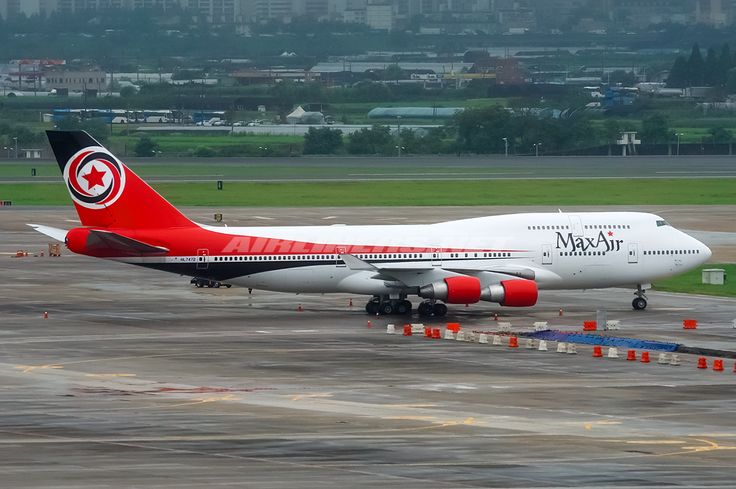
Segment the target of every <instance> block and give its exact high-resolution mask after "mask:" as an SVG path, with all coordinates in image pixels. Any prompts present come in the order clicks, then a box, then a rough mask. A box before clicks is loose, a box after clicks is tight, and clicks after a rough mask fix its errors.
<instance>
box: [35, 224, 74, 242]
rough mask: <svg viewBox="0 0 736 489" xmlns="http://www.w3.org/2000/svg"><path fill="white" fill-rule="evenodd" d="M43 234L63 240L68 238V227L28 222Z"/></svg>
mask: <svg viewBox="0 0 736 489" xmlns="http://www.w3.org/2000/svg"><path fill="white" fill-rule="evenodd" d="M27 225H28V226H30V227H32V228H33V229H35V230H36V231H38V232H39V233H41V234H45V235H46V236H48V237H50V238H54V239H55V240H56V241H61V242H63V241H64V239H65V238H66V233H67V230H66V229H59V228H52V227H51V226H43V225H41V224H27Z"/></svg>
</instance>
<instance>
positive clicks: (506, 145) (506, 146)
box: [501, 138, 509, 158]
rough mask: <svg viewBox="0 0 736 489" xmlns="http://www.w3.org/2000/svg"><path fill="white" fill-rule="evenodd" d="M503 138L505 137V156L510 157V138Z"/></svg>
mask: <svg viewBox="0 0 736 489" xmlns="http://www.w3.org/2000/svg"><path fill="white" fill-rule="evenodd" d="M501 139H503V145H504V156H506V157H507V158H508V156H509V138H501Z"/></svg>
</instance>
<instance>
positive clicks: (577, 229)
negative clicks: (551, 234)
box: [567, 215, 583, 236]
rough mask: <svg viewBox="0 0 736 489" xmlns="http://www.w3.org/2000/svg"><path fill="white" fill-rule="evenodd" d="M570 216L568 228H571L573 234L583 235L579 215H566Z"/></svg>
mask: <svg viewBox="0 0 736 489" xmlns="http://www.w3.org/2000/svg"><path fill="white" fill-rule="evenodd" d="M567 217H569V218H570V229H571V230H572V235H573V236H582V235H583V222H582V221H581V220H580V216H572V215H568V216H567Z"/></svg>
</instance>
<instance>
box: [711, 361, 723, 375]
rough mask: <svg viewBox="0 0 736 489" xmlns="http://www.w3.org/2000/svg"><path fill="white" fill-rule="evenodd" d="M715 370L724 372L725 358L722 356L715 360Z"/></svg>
mask: <svg viewBox="0 0 736 489" xmlns="http://www.w3.org/2000/svg"><path fill="white" fill-rule="evenodd" d="M713 371H715V372H723V360H721V359H720V358H719V359H718V360H713Z"/></svg>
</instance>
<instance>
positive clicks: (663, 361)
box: [657, 353, 670, 365]
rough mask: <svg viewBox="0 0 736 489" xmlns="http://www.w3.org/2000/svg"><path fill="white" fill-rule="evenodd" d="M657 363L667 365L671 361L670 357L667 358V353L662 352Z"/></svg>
mask: <svg viewBox="0 0 736 489" xmlns="http://www.w3.org/2000/svg"><path fill="white" fill-rule="evenodd" d="M657 363H658V364H660V365H667V364H668V363H670V360H669V358H667V354H666V353H660V354H659V356H658V357H657Z"/></svg>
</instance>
